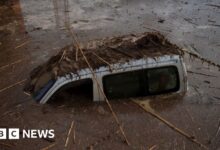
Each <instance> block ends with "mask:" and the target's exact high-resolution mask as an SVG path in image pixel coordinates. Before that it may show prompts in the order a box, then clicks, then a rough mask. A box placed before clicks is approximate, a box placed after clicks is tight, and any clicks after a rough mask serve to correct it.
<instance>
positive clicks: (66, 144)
mask: <svg viewBox="0 0 220 150" xmlns="http://www.w3.org/2000/svg"><path fill="white" fill-rule="evenodd" d="M73 126H74V121H72V123H71V126H70V128H69V131H68V134H67V138H66V142H65V148H66V147H67V146H68V143H69V139H70V135H71V131H72V128H73Z"/></svg>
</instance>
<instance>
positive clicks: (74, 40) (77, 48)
mask: <svg viewBox="0 0 220 150" xmlns="http://www.w3.org/2000/svg"><path fill="white" fill-rule="evenodd" d="M68 29H69V32H70V34H71V37H72V39H73V43H75V44H74V46H75V47H76V52H77V53H78V51H79V52H80V53H81V54H82V56H83V59H84V60H85V62H86V64H87V65H88V67H89V69H90V71H91V73H92V75H93V78H94V79H95V81H96V83H97V85H98V88H99V90H100V91H101V93H102V94H103V96H104V98H105V102H106V103H107V105H108V107H109V109H110V111H111V113H112V115H113V118H114V119H115V121H116V123H117V125H118V126H119V129H120V131H121V133H122V135H123V137H124V139H125V142H126V143H127V145H130V143H129V141H128V139H127V137H126V135H125V132H124V130H123V128H122V125H121V124H120V121H119V119H118V117H117V115H116V113H115V112H114V110H113V108H112V106H111V104H110V103H109V100H108V99H107V97H106V95H105V93H104V91H103V89H102V87H101V86H100V85H99V82H98V80H97V78H96V75H95V73H94V71H93V69H92V67H91V65H90V63H89V61H88V59H87V57H86V56H85V54H84V52H83V50H82V49H81V48H80V46H79V43H78V40H77V38H76V37H75V36H74V33H73V31H72V30H71V29H70V28H68ZM76 61H77V60H76Z"/></svg>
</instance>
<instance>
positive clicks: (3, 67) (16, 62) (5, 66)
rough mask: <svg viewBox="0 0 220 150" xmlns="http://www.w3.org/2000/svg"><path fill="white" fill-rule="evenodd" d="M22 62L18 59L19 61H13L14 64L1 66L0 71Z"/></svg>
mask: <svg viewBox="0 0 220 150" xmlns="http://www.w3.org/2000/svg"><path fill="white" fill-rule="evenodd" d="M22 61H23V60H22V59H19V60H17V61H14V62H12V63H10V64H7V65H4V66H1V67H0V70H2V69H5V68H7V67H10V66H12V65H15V64H18V63H20V62H22Z"/></svg>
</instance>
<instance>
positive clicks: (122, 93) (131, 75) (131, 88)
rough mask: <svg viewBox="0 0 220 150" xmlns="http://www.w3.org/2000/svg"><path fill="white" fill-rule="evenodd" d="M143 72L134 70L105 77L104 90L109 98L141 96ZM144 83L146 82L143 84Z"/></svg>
mask: <svg viewBox="0 0 220 150" xmlns="http://www.w3.org/2000/svg"><path fill="white" fill-rule="evenodd" d="M141 72H143V71H134V72H126V73H120V74H115V75H109V76H105V77H104V78H103V81H104V82H103V83H104V90H105V93H106V96H107V97H108V98H127V97H137V96H141V93H142V86H141V84H143V83H141V78H140V77H141ZM143 85H144V84H143Z"/></svg>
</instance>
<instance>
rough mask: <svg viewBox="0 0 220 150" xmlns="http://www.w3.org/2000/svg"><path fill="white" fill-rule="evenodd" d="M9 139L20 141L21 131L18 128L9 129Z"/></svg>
mask: <svg viewBox="0 0 220 150" xmlns="http://www.w3.org/2000/svg"><path fill="white" fill-rule="evenodd" d="M8 138H9V139H19V129H18V128H9V129H8Z"/></svg>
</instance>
